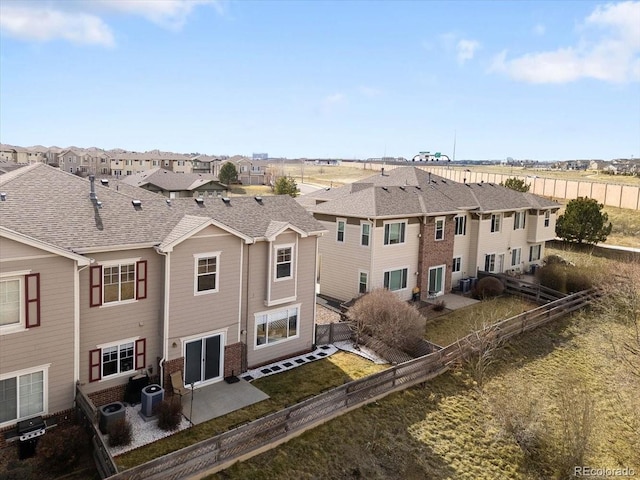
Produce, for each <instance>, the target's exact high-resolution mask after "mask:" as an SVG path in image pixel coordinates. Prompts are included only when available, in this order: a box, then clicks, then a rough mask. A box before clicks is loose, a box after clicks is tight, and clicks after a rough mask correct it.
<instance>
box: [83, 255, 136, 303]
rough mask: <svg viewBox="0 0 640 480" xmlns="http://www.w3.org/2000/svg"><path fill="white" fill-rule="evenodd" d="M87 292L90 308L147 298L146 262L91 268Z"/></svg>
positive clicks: (131, 261)
mask: <svg viewBox="0 0 640 480" xmlns="http://www.w3.org/2000/svg"><path fill="white" fill-rule="evenodd" d="M89 292H90V293H89V296H90V306H91V307H99V306H101V305H110V304H111V305H115V304H118V303H127V302H133V301H135V300H142V299H144V298H147V261H146V260H137V259H136V260H122V261H119V262H117V261H116V262H105V263H104V264H102V265H95V266H92V267H91V269H90V270H89Z"/></svg>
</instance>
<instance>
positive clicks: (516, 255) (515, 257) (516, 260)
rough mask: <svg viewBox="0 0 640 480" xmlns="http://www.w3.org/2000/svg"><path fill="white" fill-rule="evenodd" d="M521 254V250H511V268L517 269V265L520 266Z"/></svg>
mask: <svg viewBox="0 0 640 480" xmlns="http://www.w3.org/2000/svg"><path fill="white" fill-rule="evenodd" d="M521 254H522V249H521V248H514V249H513V250H511V266H512V267H517V266H518V265H520V257H521Z"/></svg>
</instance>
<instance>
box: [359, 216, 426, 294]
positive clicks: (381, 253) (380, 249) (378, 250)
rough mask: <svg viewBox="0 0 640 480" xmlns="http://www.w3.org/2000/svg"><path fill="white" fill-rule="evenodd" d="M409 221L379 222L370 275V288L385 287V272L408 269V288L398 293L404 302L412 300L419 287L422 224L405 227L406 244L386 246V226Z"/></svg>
mask: <svg viewBox="0 0 640 480" xmlns="http://www.w3.org/2000/svg"><path fill="white" fill-rule="evenodd" d="M403 220H407V219H397V220H389V221H386V220H385V221H384V222H380V221H378V223H377V225H376V228H375V229H374V230H375V232H374V235H373V242H372V245H373V248H374V252H373V255H374V261H373V265H374V266H373V271H372V272H371V273H370V274H369V288H370V289H374V288H382V287H384V272H387V271H390V270H400V269H403V268H407V288H406V289H403V290H398V291H396V293H397V295H398V296H399V297H400V298H402V299H403V300H409V299H411V291H412V289H413V288H414V287H415V286H416V285H418V277H417V275H416V271H417V268H418V257H419V255H418V253H419V247H420V237H418V235H419V234H420V223H418V222H416V221H415V220H412V221H411V222H410V223H409V222H407V225H406V227H405V236H404V243H399V244H396V245H385V244H384V224H386V223H396V222H401V221H403Z"/></svg>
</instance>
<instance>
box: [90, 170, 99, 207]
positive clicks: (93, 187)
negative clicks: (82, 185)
mask: <svg viewBox="0 0 640 480" xmlns="http://www.w3.org/2000/svg"><path fill="white" fill-rule="evenodd" d="M95 181H96V177H95V175H89V182H90V183H91V193H90V194H89V198H90V199H91V200H92V201H95V200H97V199H98V197H97V196H96V185H95Z"/></svg>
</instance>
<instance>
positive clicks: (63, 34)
mask: <svg viewBox="0 0 640 480" xmlns="http://www.w3.org/2000/svg"><path fill="white" fill-rule="evenodd" d="M201 5H209V6H211V7H213V8H214V9H215V10H216V11H217V12H218V13H219V14H221V15H222V14H223V13H224V11H225V5H226V3H225V0H77V1H75V2H61V1H47V2H43V1H36V0H33V1H30V2H17V1H11V0H2V1H0V31H1V32H2V33H3V34H5V35H7V36H11V37H14V38H18V39H20V40H25V41H40V42H46V41H51V40H55V39H63V40H67V41H70V42H73V43H76V44H88V45H102V46H108V47H111V46H114V45H115V39H114V34H113V32H112V29H111V28H110V27H109V25H108V24H107V23H106V21H105V17H107V16H109V15H114V14H120V15H129V16H137V17H141V18H144V19H145V20H147V21H149V22H152V23H155V24H156V25H160V26H161V27H163V28H168V29H170V30H180V29H181V28H182V27H183V26H184V24H185V23H186V21H187V18H188V17H189V15H190V14H191V13H192V11H193V10H194V9H195V8H196V7H198V6H201Z"/></svg>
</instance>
